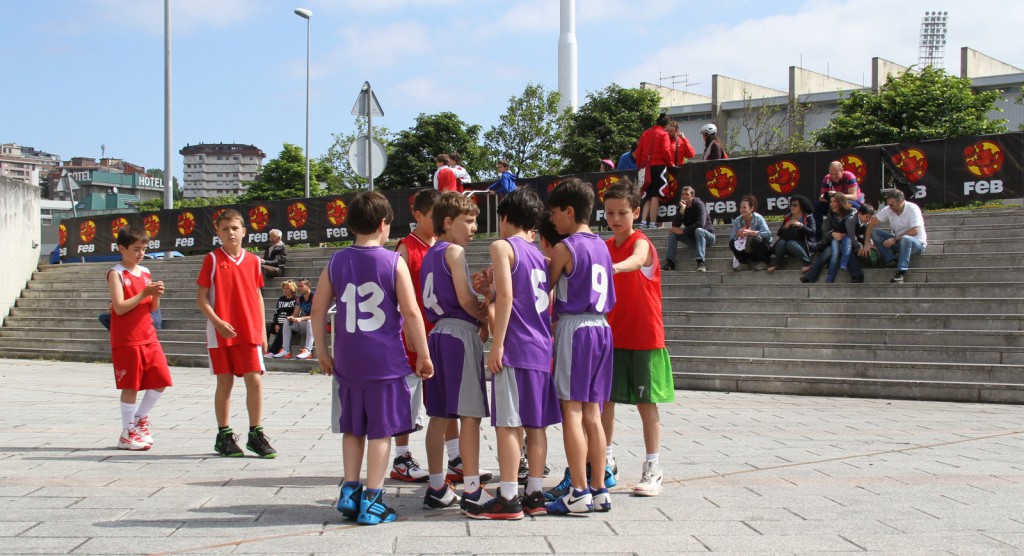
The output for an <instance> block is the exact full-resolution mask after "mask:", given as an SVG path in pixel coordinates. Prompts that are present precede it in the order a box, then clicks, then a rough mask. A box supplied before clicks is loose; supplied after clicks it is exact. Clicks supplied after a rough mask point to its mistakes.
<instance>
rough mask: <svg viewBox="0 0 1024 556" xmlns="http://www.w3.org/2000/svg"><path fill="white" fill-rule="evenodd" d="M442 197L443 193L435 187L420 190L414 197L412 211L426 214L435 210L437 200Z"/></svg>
mask: <svg viewBox="0 0 1024 556" xmlns="http://www.w3.org/2000/svg"><path fill="white" fill-rule="evenodd" d="M440 196H441V193H440V192H439V191H438V190H436V189H434V188H433V187H425V188H423V189H420V190H419V191H417V192H416V194H415V195H413V197H412V210H414V211H418V212H419V213H421V214H426V213H428V212H430V209H432V208H434V203H435V202H437V198H438V197H440Z"/></svg>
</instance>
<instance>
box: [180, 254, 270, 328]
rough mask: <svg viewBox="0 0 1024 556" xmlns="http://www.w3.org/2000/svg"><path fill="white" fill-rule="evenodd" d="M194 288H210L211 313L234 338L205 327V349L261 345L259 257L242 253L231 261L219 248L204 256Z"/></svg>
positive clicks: (229, 256)
mask: <svg viewBox="0 0 1024 556" xmlns="http://www.w3.org/2000/svg"><path fill="white" fill-rule="evenodd" d="M196 284H198V285H199V286H202V287H204V288H210V304H211V305H213V312H214V313H217V316H218V317H220V318H221V319H223V320H225V321H227V322H228V323H230V324H231V326H232V327H234V329H235V333H236V334H237V335H236V336H235V337H234V338H225V337H223V336H221V335H220V334H218V333H217V330H216V328H214V326H213V323H212V322H209V321H207V323H206V345H207V347H211V348H216V347H224V346H241V345H259V344H262V343H263V330H264V328H263V320H264V319H263V312H264V311H263V301H262V300H263V297H262V295H261V294H260V288H262V287H263V273H262V272H261V270H260V261H259V257H257V256H256V255H253V254H252V253H249V252H247V251H244V250H243V251H242V254H241V256H239V257H238V258H235V257H232V256H231V255H229V254H228V253H227V251H225V250H224V248H223V247H220V248H218V249H217V250H215V251H211V252H209V253H207V254H206V258H204V259H203V266H202V268H201V269H200V270H199V278H198V279H196Z"/></svg>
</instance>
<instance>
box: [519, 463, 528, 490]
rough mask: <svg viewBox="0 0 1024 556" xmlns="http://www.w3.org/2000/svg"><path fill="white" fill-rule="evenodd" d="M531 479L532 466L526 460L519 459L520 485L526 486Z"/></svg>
mask: <svg viewBox="0 0 1024 556" xmlns="http://www.w3.org/2000/svg"><path fill="white" fill-rule="evenodd" d="M529 479H530V464H529V463H528V462H527V461H526V458H519V484H521V485H525V484H526V482H527V481H528V480H529Z"/></svg>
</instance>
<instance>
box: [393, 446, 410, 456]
mask: <svg viewBox="0 0 1024 556" xmlns="http://www.w3.org/2000/svg"><path fill="white" fill-rule="evenodd" d="M408 453H409V445H408V444H406V445H405V446H399V445H398V444H395V457H396V458H397V457H399V456H404V455H405V454H408Z"/></svg>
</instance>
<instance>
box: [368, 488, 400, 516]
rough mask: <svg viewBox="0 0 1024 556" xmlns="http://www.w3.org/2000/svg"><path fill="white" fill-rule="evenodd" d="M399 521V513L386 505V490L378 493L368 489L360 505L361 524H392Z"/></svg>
mask: <svg viewBox="0 0 1024 556" xmlns="http://www.w3.org/2000/svg"><path fill="white" fill-rule="evenodd" d="M396 519H398V513H397V512H395V510H393V509H392V508H389V507H388V505H387V504H385V503H384V489H380V490H378V491H376V492H374V491H371V490H370V489H366V492H364V493H363V498H362V501H361V502H360V503H359V520H358V521H359V524H360V525H377V524H378V523H391V522H392V521H394V520H396Z"/></svg>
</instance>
